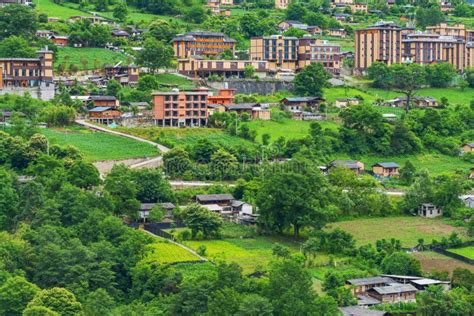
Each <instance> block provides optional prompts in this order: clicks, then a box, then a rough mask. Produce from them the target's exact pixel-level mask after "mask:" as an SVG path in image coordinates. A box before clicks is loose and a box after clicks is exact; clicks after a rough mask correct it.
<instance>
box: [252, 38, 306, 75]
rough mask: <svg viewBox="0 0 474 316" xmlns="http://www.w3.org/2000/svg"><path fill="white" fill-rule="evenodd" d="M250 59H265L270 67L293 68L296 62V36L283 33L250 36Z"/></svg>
mask: <svg viewBox="0 0 474 316" xmlns="http://www.w3.org/2000/svg"><path fill="white" fill-rule="evenodd" d="M250 59H251V60H257V61H267V62H268V67H269V68H270V69H277V68H280V69H291V70H295V69H296V67H297V62H298V38H296V37H290V36H283V35H271V36H260V37H252V38H251V39H250Z"/></svg>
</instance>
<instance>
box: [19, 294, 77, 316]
mask: <svg viewBox="0 0 474 316" xmlns="http://www.w3.org/2000/svg"><path fill="white" fill-rule="evenodd" d="M37 306H43V307H46V308H49V309H50V310H51V311H53V312H56V313H58V314H60V315H64V316H79V315H82V305H81V303H79V302H78V301H77V300H76V297H75V296H74V294H72V293H71V292H69V291H68V290H66V289H63V288H58V287H54V288H51V289H45V290H41V291H39V292H38V293H37V294H36V295H35V296H34V297H33V299H32V300H31V301H30V302H29V303H28V306H27V309H31V308H33V307H37Z"/></svg>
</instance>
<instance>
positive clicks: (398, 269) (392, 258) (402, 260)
mask: <svg viewBox="0 0 474 316" xmlns="http://www.w3.org/2000/svg"><path fill="white" fill-rule="evenodd" d="M382 268H383V272H384V273H386V274H397V275H415V276H417V275H421V266H420V262H419V261H417V260H416V259H414V258H412V257H411V256H410V255H409V254H407V253H404V252H394V253H392V254H391V255H389V256H387V257H385V258H384V259H383V261H382Z"/></svg>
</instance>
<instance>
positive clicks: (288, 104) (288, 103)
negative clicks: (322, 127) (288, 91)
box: [280, 97, 325, 111]
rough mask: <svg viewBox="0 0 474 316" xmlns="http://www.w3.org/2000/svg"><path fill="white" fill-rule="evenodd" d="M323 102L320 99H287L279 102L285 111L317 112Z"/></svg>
mask: <svg viewBox="0 0 474 316" xmlns="http://www.w3.org/2000/svg"><path fill="white" fill-rule="evenodd" d="M324 101H325V100H324V99H323V98H321V97H288V98H284V99H282V100H281V101H280V103H281V104H282V106H283V108H284V109H285V110H286V111H294V110H297V111H304V110H306V109H311V110H318V111H319V106H320V105H321V103H323V102H324Z"/></svg>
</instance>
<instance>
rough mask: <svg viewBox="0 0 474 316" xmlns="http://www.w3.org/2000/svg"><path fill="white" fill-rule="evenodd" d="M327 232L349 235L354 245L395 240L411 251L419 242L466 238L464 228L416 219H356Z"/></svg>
mask: <svg viewBox="0 0 474 316" xmlns="http://www.w3.org/2000/svg"><path fill="white" fill-rule="evenodd" d="M328 228H330V229H333V228H341V229H343V230H345V231H347V232H348V233H351V234H352V235H353V236H354V238H355V240H356V242H357V245H365V244H368V243H374V242H375V241H377V240H379V239H382V238H384V239H391V238H395V239H398V240H400V241H401V243H402V247H414V246H416V245H417V244H418V239H420V238H423V239H424V240H425V243H426V244H428V243H431V241H432V240H433V239H437V240H440V239H441V238H442V237H443V236H446V237H447V236H448V235H449V234H451V233H452V232H454V231H455V232H458V233H459V234H460V236H461V237H465V230H464V229H463V228H458V227H453V226H450V225H448V224H446V223H444V222H443V221H442V220H439V219H426V218H422V217H415V216H413V217H408V216H405V217H401V216H400V217H386V218H370V219H357V220H351V221H343V222H337V223H332V224H329V225H328Z"/></svg>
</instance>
